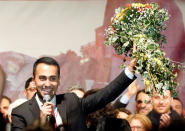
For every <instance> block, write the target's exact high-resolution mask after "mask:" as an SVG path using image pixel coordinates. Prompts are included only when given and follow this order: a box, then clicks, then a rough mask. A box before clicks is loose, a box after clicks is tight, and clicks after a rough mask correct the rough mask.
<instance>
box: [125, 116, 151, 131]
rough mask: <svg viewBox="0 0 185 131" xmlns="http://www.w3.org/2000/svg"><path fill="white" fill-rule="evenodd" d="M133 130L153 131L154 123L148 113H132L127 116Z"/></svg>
mask: <svg viewBox="0 0 185 131" xmlns="http://www.w3.org/2000/svg"><path fill="white" fill-rule="evenodd" d="M127 121H128V122H129V124H130V127H131V129H132V131H151V130H152V123H151V121H150V119H149V118H148V117H147V116H146V115H142V114H132V115H129V116H128V117H127Z"/></svg>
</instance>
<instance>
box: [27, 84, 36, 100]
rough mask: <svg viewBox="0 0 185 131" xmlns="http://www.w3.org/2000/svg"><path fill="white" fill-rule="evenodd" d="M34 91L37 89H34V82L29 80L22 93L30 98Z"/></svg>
mask: <svg viewBox="0 0 185 131" xmlns="http://www.w3.org/2000/svg"><path fill="white" fill-rule="evenodd" d="M36 91H37V90H36V86H35V83H34V82H33V81H31V82H30V84H29V86H28V88H26V89H25V91H24V94H25V95H26V98H27V99H28V100H30V99H31V98H32V97H33V96H34V94H35V92H36Z"/></svg>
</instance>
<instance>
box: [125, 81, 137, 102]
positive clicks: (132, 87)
mask: <svg viewBox="0 0 185 131" xmlns="http://www.w3.org/2000/svg"><path fill="white" fill-rule="evenodd" d="M139 88H140V86H139V85H136V80H135V81H133V82H132V83H131V84H130V85H129V87H128V89H127V92H126V95H127V96H128V97H129V98H131V97H132V96H133V95H135V94H136V93H137V91H138V90H139Z"/></svg>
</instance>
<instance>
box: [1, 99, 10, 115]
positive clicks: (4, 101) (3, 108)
mask: <svg viewBox="0 0 185 131" xmlns="http://www.w3.org/2000/svg"><path fill="white" fill-rule="evenodd" d="M10 103H11V99H10V98H9V97H7V96H2V97H1V99H0V112H1V113H2V114H3V117H4V118H6V116H7V114H8V108H9V106H10Z"/></svg>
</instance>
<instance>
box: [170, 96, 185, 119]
mask: <svg viewBox="0 0 185 131" xmlns="http://www.w3.org/2000/svg"><path fill="white" fill-rule="evenodd" d="M171 107H172V109H173V110H175V111H176V112H177V113H178V114H179V115H180V116H183V103H182V101H181V100H180V99H179V98H173V100H172V103H171Z"/></svg>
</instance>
